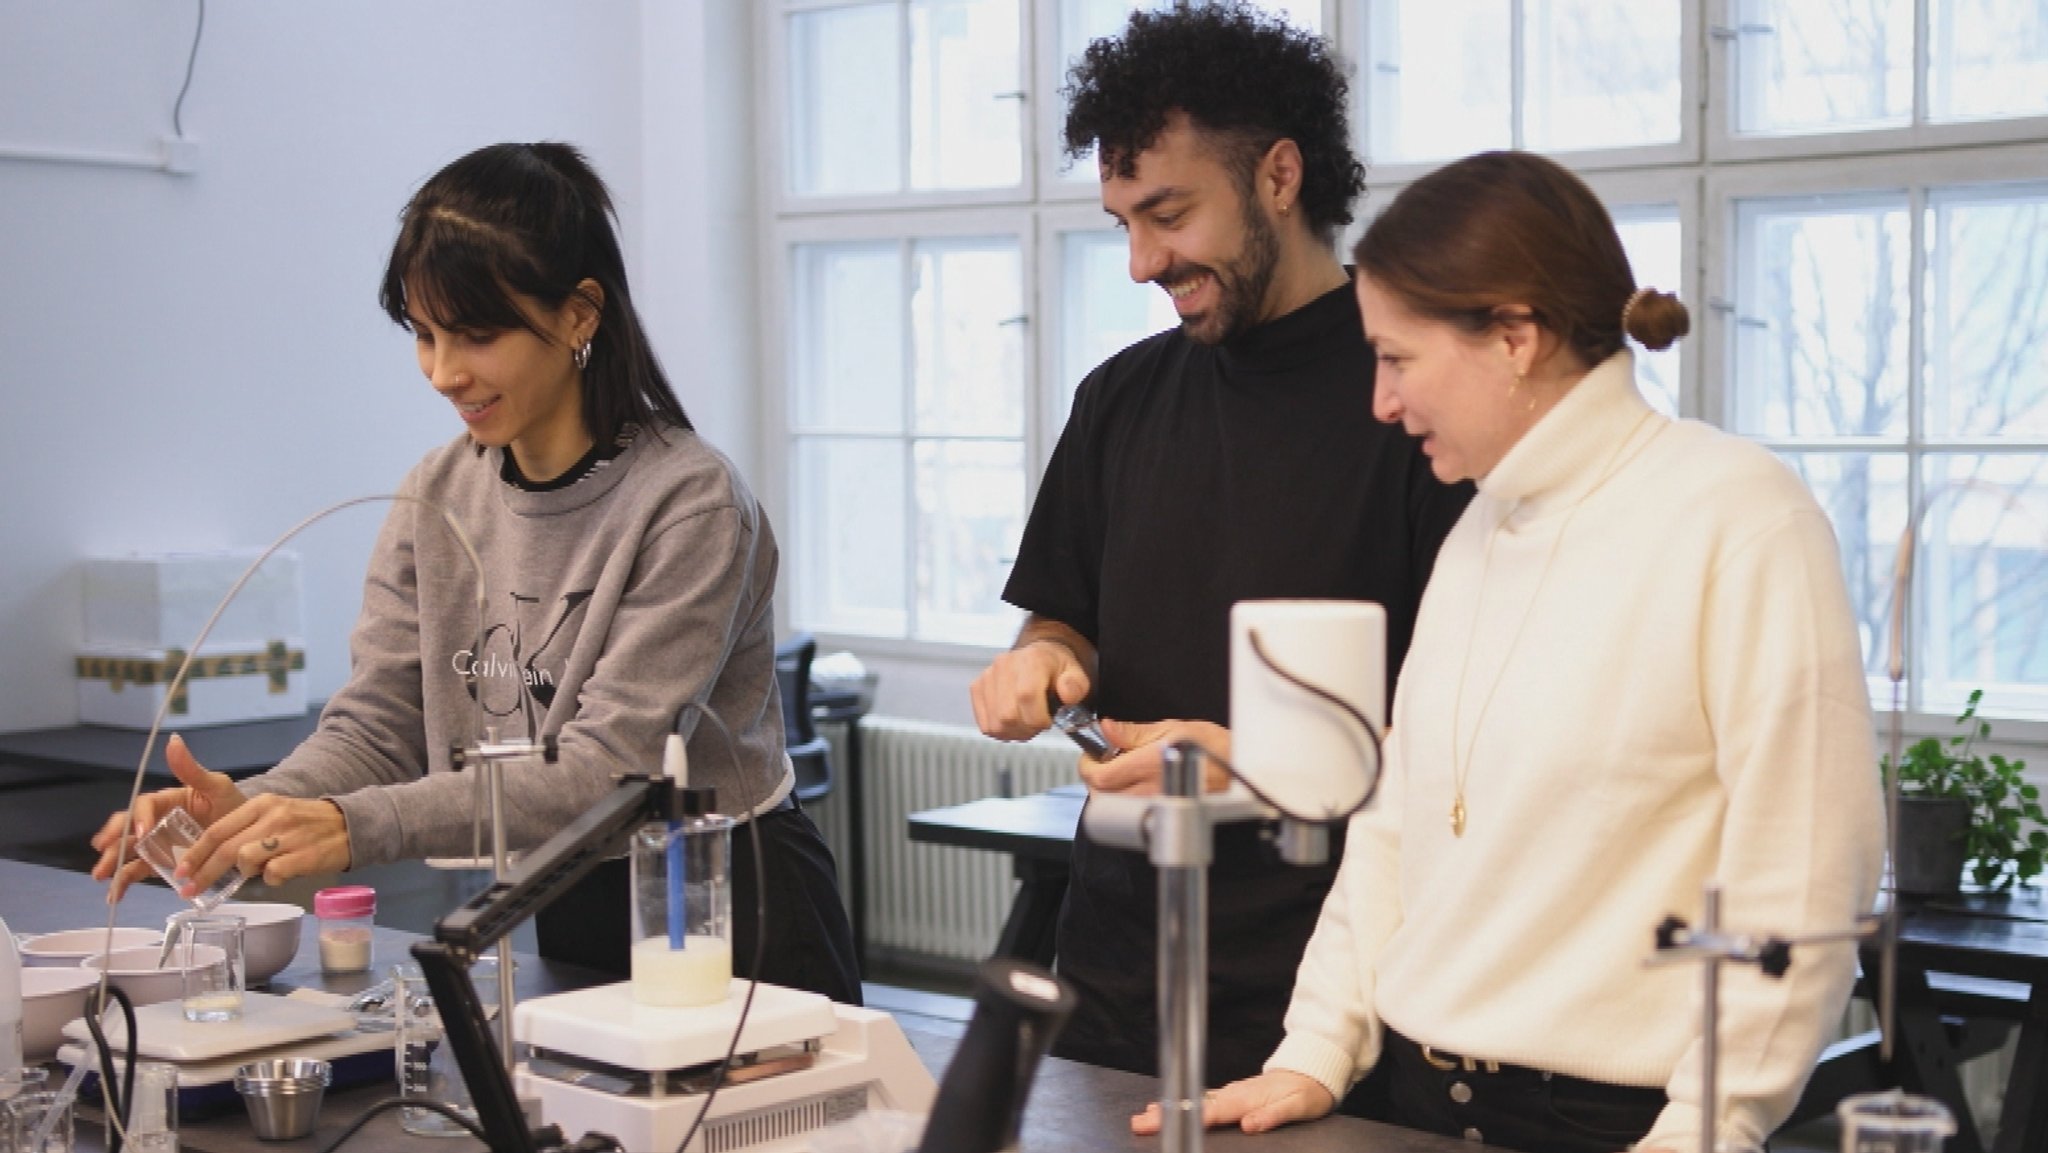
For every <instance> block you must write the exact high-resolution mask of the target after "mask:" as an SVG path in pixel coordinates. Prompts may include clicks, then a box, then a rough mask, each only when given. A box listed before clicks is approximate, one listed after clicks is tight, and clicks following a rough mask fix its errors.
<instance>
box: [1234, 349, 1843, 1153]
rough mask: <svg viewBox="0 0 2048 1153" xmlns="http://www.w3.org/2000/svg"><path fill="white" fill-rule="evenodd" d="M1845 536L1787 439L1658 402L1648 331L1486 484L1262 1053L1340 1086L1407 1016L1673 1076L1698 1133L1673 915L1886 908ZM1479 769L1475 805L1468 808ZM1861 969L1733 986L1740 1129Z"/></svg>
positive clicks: (1560, 1067) (1527, 1055) (1692, 986)
mask: <svg viewBox="0 0 2048 1153" xmlns="http://www.w3.org/2000/svg"><path fill="white" fill-rule="evenodd" d="M1872 746H1873V740H1872V725H1871V716H1870V706H1869V696H1868V689H1867V688H1866V684H1865V680H1864V676H1863V669H1862V662H1861V659H1860V654H1859V649H1858V643H1857V633H1856V628H1855V624H1854V621H1853V619H1852V617H1851V614H1850V610H1849V604H1848V598H1847V595H1846V592H1845V590H1844V587H1843V581H1842V575H1841V567H1840V563H1839V560H1838V558H1837V553H1836V547H1835V541H1834V535H1833V532H1832V530H1831V528H1830V526H1829V524H1828V520H1827V517H1826V515H1825V514H1824V513H1823V512H1822V511H1821V509H1820V508H1819V506H1818V505H1816V504H1815V502H1814V499H1813V497H1812V496H1811V495H1810V494H1809V493H1808V491H1807V489H1806V487H1805V485H1804V484H1802V483H1801V482H1800V480H1799V479H1798V477H1796V476H1795V475H1793V473H1792V472H1791V471H1789V470H1788V469H1787V468H1786V467H1785V466H1784V465H1783V464H1782V463H1780V462H1779V461H1778V460H1777V459H1775V458H1774V457H1773V456H1772V455H1771V454H1770V453H1769V452H1767V451H1765V450H1764V449H1761V448H1759V447H1757V446H1755V445H1752V444H1750V443H1748V442H1746V441H1743V440H1741V439H1739V438H1737V437H1734V436H1731V435H1729V434H1727V433H1724V432H1721V431H1719V430H1717V429H1714V428H1711V427H1708V426H1706V425H1703V424H1699V423H1696V422H1691V421H1673V420H1670V419H1668V418H1666V417H1664V416H1662V415H1660V414H1658V413H1656V412H1655V411H1654V410H1652V409H1651V408H1650V407H1649V406H1648V405H1647V404H1646V403H1645V402H1644V401H1643V399H1642V397H1641V395H1640V394H1639V393H1638V392H1637V390H1636V387H1635V374H1634V361H1633V358H1632V357H1631V356H1630V354H1629V353H1627V352H1626V351H1624V352H1622V353H1618V354H1616V355H1615V356H1614V357H1612V358H1610V359H1609V360H1607V361H1605V362H1604V363H1602V364H1601V365H1599V366H1598V367H1597V368H1595V369H1594V370H1593V371H1592V372H1591V373H1589V374H1588V375H1587V376H1586V377H1584V378H1583V379H1582V380H1580V381H1579V382H1578V384H1577V385H1576V386H1574V387H1573V388H1572V389H1571V390H1570V391H1569V392H1568V393H1566V394H1565V396H1564V397H1563V398H1562V399H1561V400H1560V401H1559V402H1558V404H1557V406H1556V407H1555V408H1554V409H1553V410H1552V411H1551V412H1549V413H1548V414H1546V415H1545V416H1544V417H1543V419H1542V420H1541V421H1540V422H1539V423H1538V424H1537V425H1536V426H1535V428H1533V429H1532V430H1531V431H1530V432H1529V433H1528V434H1527V435H1525V436H1524V437H1523V438H1522V439H1521V441H1519V442H1518V443H1517V444H1516V445H1515V446H1514V447H1513V448H1512V449H1510V450H1509V452H1508V454H1507V456H1506V457H1505V458H1503V459H1502V460H1501V462H1500V463H1499V465H1497V466H1496V467H1495V468H1494V470H1493V471H1492V473H1491V474H1489V475H1488V476H1486V477H1485V478H1484V479H1482V480H1481V481H1480V482H1479V496H1478V498H1477V499H1475V500H1474V501H1473V502H1472V504H1471V506H1470V507H1469V508H1468V509H1467V510H1466V512H1465V515H1464V518H1463V519H1462V520H1460V521H1459V522H1458V525H1457V527H1456V528H1455V529H1453V530H1452V532H1451V535H1450V537H1449V538H1448V539H1447V540H1446V541H1445V543H1444V547H1443V551H1442V552H1441V554H1440V555H1439V556H1438V558H1437V562H1436V569H1435V572H1434V574H1433V575H1432V576H1431V578H1430V583H1429V588H1428V591H1427V593H1426V594H1425V596H1424V598H1423V602H1422V608H1421V612H1420V616H1419V619H1418V621H1417V625H1416V633H1415V640H1414V644H1413V646H1412V647H1411V648H1410V650H1409V653H1408V659H1407V663H1406V665H1405V666H1404V667H1403V669H1402V673H1401V681H1400V689H1399V692H1398V694H1397V695H1396V697H1395V701H1394V720H1393V725H1392V729H1391V732H1390V734H1389V737H1388V745H1387V752H1388V756H1387V768H1386V777H1385V780H1384V782H1383V783H1382V786H1381V791H1380V794H1379V799H1378V801H1377V802H1376V804H1375V806H1374V808H1373V809H1372V810H1370V811H1368V812H1366V813H1364V814H1361V815H1360V816H1359V817H1357V818H1355V819H1354V821H1353V823H1352V827H1351V832H1350V839H1349V844H1348V847H1347V849H1346V852H1345V858H1344V863H1343V867H1342V870H1341V872H1340V874H1339V876H1338V879H1337V884H1336V887H1335V889H1334V890H1333V891H1332V892H1331V894H1330V898H1329V900H1328V902H1327V903H1326V904H1325V906H1324V908H1323V913H1322V919H1321V921H1320V922H1319V923H1318V925H1317V928H1316V933H1315V936H1314V937H1313V938H1312V939H1311V941H1310V943H1309V947H1308V951H1307V954H1306V955H1305V956H1304V958H1303V960H1302V965H1301V969H1300V972H1299V975H1298V977H1297V981H1296V985H1295V992H1294V1000H1293V1003H1292V1005H1291V1007H1290V1009H1289V1012H1288V1015H1287V1037H1286V1039H1285V1040H1284V1041H1283V1042H1282V1043H1281V1045H1280V1048H1279V1049H1278V1051H1277V1052H1276V1053H1275V1055H1274V1056H1273V1058H1272V1060H1271V1061H1270V1062H1269V1063H1268V1065H1267V1067H1268V1068H1286V1069H1292V1070H1296V1071H1299V1072H1302V1073H1305V1074H1308V1075H1309V1076H1312V1077H1314V1078H1316V1079H1317V1080H1318V1081H1321V1082H1322V1083H1323V1084H1324V1085H1325V1086H1326V1087H1328V1088H1329V1089H1330V1091H1331V1092H1332V1093H1333V1094H1335V1095H1337V1096H1339V1097H1342V1096H1343V1094H1344V1091H1345V1090H1346V1089H1347V1088H1348V1087H1349V1086H1350V1085H1351V1084H1352V1083H1353V1082H1354V1081H1355V1080H1357V1079H1358V1078H1359V1077H1361V1076H1363V1075H1364V1073H1365V1072H1366V1071H1367V1070H1369V1069H1370V1068H1371V1067H1372V1065H1373V1064H1374V1062H1375V1061H1377V1060H1378V1057H1379V1053H1380V1040H1381V1036H1380V1028H1381V1022H1382V1021H1384V1022H1385V1023H1386V1025H1388V1026H1391V1027H1392V1028H1394V1029H1397V1030H1399V1031H1400V1032H1401V1033H1402V1034H1404V1035H1405V1036H1408V1037H1410V1038H1412V1039H1414V1040H1416V1041H1418V1042H1422V1043H1426V1044H1430V1045H1435V1046H1438V1047H1441V1048H1443V1049H1446V1050H1449V1051H1452V1052H1457V1053H1462V1054H1466V1055H1469V1056H1473V1057H1480V1058H1490V1059H1493V1060H1497V1061H1502V1062H1508V1063H1513V1064H1518V1065H1529V1066H1535V1067H1538V1068H1542V1069H1548V1070H1551V1071H1554V1072H1558V1073H1563V1074H1568V1075H1571V1076H1576V1077H1583V1078H1589V1079H1593V1080H1600V1081H1607V1082H1612V1083H1617V1084H1623V1085H1646V1086H1658V1085H1661V1086H1663V1087H1665V1089H1666V1091H1667V1092H1668V1093H1669V1095H1670V1097H1671V1104H1670V1105H1669V1106H1668V1107H1667V1108H1666V1109H1665V1110H1664V1112H1663V1114H1662V1116H1661V1117H1660V1118H1659V1119H1658V1122H1657V1124H1656V1127H1655V1128H1654V1129H1653V1130H1652V1131H1651V1133H1650V1135H1649V1138H1648V1140H1647V1141H1646V1142H1645V1144H1647V1145H1659V1144H1662V1145H1672V1146H1674V1147H1678V1148H1684V1147H1687V1146H1689V1145H1690V1144H1692V1143H1696V1141H1697V1132H1698V1128H1699V1120H1700V1114H1699V1108H1700V1105H1699V1083H1700V1068H1699V1060H1700V1056H1701V1053H1700V1046H1699V1044H1698V1034H1699V1008H1700V1007H1699V998H1698V995H1697V989H1698V986H1699V983H1700V982H1699V980H1698V974H1697V972H1696V970H1694V969H1693V968H1692V967H1691V966H1675V967H1670V968H1660V969H1645V968H1644V967H1643V963H1642V962H1643V958H1644V957H1645V956H1647V955H1648V954H1649V953H1650V951H1651V949H1652V944H1653V936H1652V935H1653V931H1654V929H1655V927H1656V925H1657V924H1658V922H1659V921H1661V920H1662V919H1663V918H1664V917H1665V916H1666V915H1667V914H1673V913H1675V914H1678V915H1679V916H1682V917H1685V918H1686V919H1687V920H1688V921H1692V922H1695V923H1697V920H1698V918H1699V916H1700V911H1701V895H1700V891H1701V885H1702V883H1703V882H1705V881H1706V880H1707V879H1709V878H1717V879H1718V880H1719V881H1720V882H1721V883H1722V885H1723V886H1724V888H1725V896H1724V897H1723V900H1722V910H1723V923H1724V925H1726V926H1728V927H1729V928H1731V929H1737V930H1760V931H1771V932H1792V931H1800V930H1815V929H1835V928H1841V927H1843V926H1846V925H1848V924H1850V923H1851V921H1852V920H1853V919H1854V918H1855V917H1856V916H1858V915H1859V914H1861V913H1863V912H1864V911H1866V910H1868V909H1869V908H1870V907H1871V904H1872V901H1873V899H1874V897H1875V893H1876V887H1877V878H1878V872H1879V869H1880V867H1881V861H1882V840H1883V817H1882V813H1881V808H1880V805H1879V800H1878V783H1877V774H1876V771H1875V760H1874V751H1873V747H1872ZM1460 781H1462V782H1463V793H1464V802H1465V808H1466V811H1467V823H1466V828H1465V831H1464V835H1463V836H1455V835H1453V833H1452V830H1451V823H1450V813H1451V808H1452V804H1453V801H1454V799H1455V798H1456V796H1457V794H1458V792H1459V788H1458V786H1459V782H1460ZM1853 975H1854V953H1853V951H1852V950H1851V948H1850V947H1848V946H1846V945H1844V946H1829V947H1824V948H1806V949H1802V950H1800V951H1799V952H1798V953H1797V954H1796V955H1795V957H1794V962H1793V967H1792V970H1791V972H1790V973H1789V974H1788V975H1787V976H1786V977H1785V978H1784V979H1783V980H1775V981H1774V980H1768V979H1766V978H1764V977H1763V976H1762V975H1761V974H1760V973H1758V971H1757V970H1756V969H1755V968H1753V967H1738V968H1733V969H1730V970H1728V971H1726V972H1725V973H1724V976H1723V980H1722V998H1721V1000H1722V1018H1721V1022H1722V1024H1721V1035H1722V1067H1721V1081H1720V1084H1721V1092H1722V1094H1723V1097H1724V1101H1725V1105H1724V1107H1723V1112H1722V1122H1721V1123H1722V1126H1723V1133H1724V1134H1725V1135H1726V1136H1728V1137H1731V1138H1735V1137H1741V1138H1747V1139H1750V1140H1753V1141H1761V1140H1762V1139H1763V1138H1764V1137H1766V1136H1768V1135H1769V1133H1770V1132H1771V1130H1772V1129H1773V1128H1775V1127H1776V1126H1777V1125H1778V1124H1779V1122H1781V1121H1782V1120H1783V1119H1784V1118H1785V1117H1786V1115H1787V1114H1788V1113H1789V1112H1790V1111H1791V1109H1792V1106H1793V1105H1794V1103H1795V1102H1796V1101H1797V1099H1798V1096H1799V1092H1800V1090H1801V1088H1802V1087H1803V1085H1804V1084H1805V1081H1806V1078H1807V1076H1808V1075H1809V1073H1810V1072H1811V1070H1812V1068H1813V1064H1814V1061H1815V1060H1816V1058H1817V1056H1818V1054H1819V1052H1820V1049H1821V1047H1822V1045H1823V1043H1824V1040H1825V1038H1826V1036H1827V1034H1828V1030H1829V1029H1830V1028H1831V1027H1832V1026H1833V1025H1834V1024H1835V1023H1836V1021H1837V1020H1838V1019H1839V1015H1840V1013H1841V1010H1842V1006H1843V1003H1844V1001H1845V1000H1846V999H1847V997H1848V993H1849V987H1850V984H1851V981H1852V979H1853Z"/></svg>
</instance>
